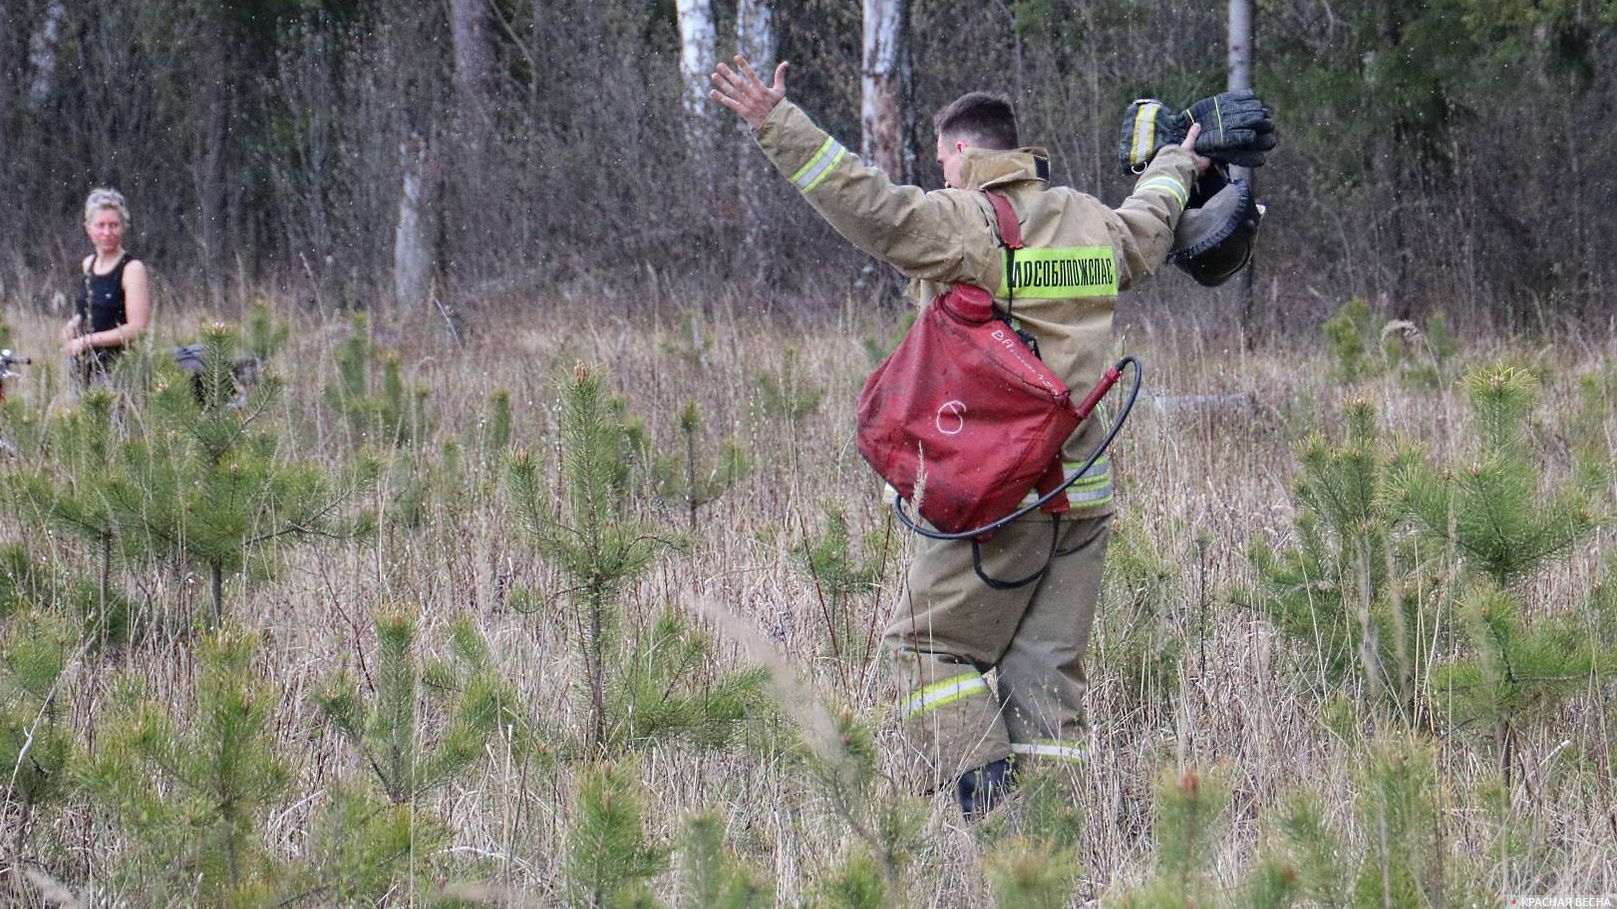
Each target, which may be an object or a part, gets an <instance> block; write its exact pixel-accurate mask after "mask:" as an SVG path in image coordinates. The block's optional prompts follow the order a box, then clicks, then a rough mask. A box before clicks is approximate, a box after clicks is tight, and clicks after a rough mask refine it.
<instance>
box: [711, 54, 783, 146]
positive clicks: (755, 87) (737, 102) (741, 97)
mask: <svg viewBox="0 0 1617 909" xmlns="http://www.w3.org/2000/svg"><path fill="white" fill-rule="evenodd" d="M735 62H736V67H735V69H731V68H730V67H729V66H727V65H726V64H723V63H720V64H719V68H718V69H716V70H714V71H713V84H714V85H715V86H717V87H716V88H714V89H713V91H712V92H710V93H709V94H710V95H711V96H712V98H713V100H715V101H717V102H719V103H720V104H722V105H724V106H725V107H728V108H729V109H731V110H733V111H735V112H736V113H737V114H739V115H740V116H741V119H743V120H745V121H747V125H748V126H750V127H752V128H753V129H757V128H758V127H760V126H763V125H764V121H765V120H767V119H768V118H769V112H770V111H772V110H774V109H775V105H777V104H779V103H780V102H781V101H783V100H785V98H786V66H787V64H786V61H784V60H782V61H781V63H780V65H779V66H777V67H775V84H774V85H765V84H764V82H763V80H762V79H760V78H758V74H757V73H755V72H753V70H752V64H751V63H748V62H747V58H746V57H744V56H742V55H740V54H736V56H735Z"/></svg>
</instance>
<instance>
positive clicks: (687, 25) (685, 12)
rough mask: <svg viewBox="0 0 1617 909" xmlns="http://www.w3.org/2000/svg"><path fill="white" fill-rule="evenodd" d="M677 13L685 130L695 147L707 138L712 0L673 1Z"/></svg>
mask: <svg viewBox="0 0 1617 909" xmlns="http://www.w3.org/2000/svg"><path fill="white" fill-rule="evenodd" d="M675 6H676V8H677V9H678V11H679V74H680V78H681V79H682V80H683V82H684V85H685V91H684V94H683V98H684V102H685V118H686V124H687V127H686V131H687V134H688V135H690V137H691V139H692V144H693V146H694V147H695V148H698V149H700V148H701V147H702V146H701V145H700V144H699V143H700V141H701V140H703V139H705V138H706V135H707V127H706V119H707V92H708V77H709V75H711V74H712V72H713V64H714V47H715V45H716V43H717V42H716V37H715V35H714V30H713V2H712V0H676V3H675Z"/></svg>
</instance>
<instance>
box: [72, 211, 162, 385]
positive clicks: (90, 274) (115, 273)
mask: <svg viewBox="0 0 1617 909" xmlns="http://www.w3.org/2000/svg"><path fill="white" fill-rule="evenodd" d="M128 227H129V206H128V204H127V203H125V202H124V197H123V195H122V194H121V193H119V192H118V191H117V190H113V189H95V190H91V191H90V196H89V198H87V199H85V200H84V232H85V233H86V234H88V235H89V237H90V243H91V244H92V245H93V246H94V247H95V252H94V253H92V254H91V255H89V256H87V257H85V259H84V264H83V272H84V286H83V288H82V289H81V290H80V291H79V295H78V313H77V314H76V315H74V316H73V318H72V319H70V320H69V321H68V323H67V325H66V326H64V327H63V329H62V341H63V342H64V347H63V351H64V352H65V353H66V354H67V356H68V359H70V360H72V361H73V363H74V365H75V366H76V367H77V371H78V375H79V378H80V380H81V381H82V382H84V383H85V384H86V385H88V384H93V383H95V382H99V381H103V380H104V379H105V378H106V374H107V370H108V369H109V368H111V366H112V364H113V361H115V360H117V359H118V355H119V354H121V353H123V351H124V349H125V348H127V347H129V346H130V345H132V344H133V343H134V342H135V340H136V339H137V338H139V337H140V335H141V333H143V332H144V331H145V330H146V327H147V325H148V324H149V323H150V322H151V317H152V298H151V292H150V289H149V287H148V284H147V276H146V265H145V264H144V263H142V262H141V261H140V260H139V259H136V258H134V257H133V256H131V255H130V254H129V252H128V251H127V250H125V249H124V231H125V230H127V229H128Z"/></svg>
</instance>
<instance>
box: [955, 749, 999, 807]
mask: <svg viewBox="0 0 1617 909" xmlns="http://www.w3.org/2000/svg"><path fill="white" fill-rule="evenodd" d="M1010 792H1011V763H1010V761H1007V760H1004V759H1001V760H998V761H991V762H989V763H987V764H984V765H982V766H981V767H977V768H975V769H973V770H967V771H966V772H965V773H962V774H960V778H959V779H957V780H955V795H957V796H958V797H959V798H960V813H961V814H963V815H965V817H966V820H968V821H975V820H977V819H978V818H980V817H982V816H983V815H985V814H987V813H988V812H989V811H990V810H991V809H993V807H994V806H995V805H998V804H999V803H1000V802H1003V801H1004V800H1005V797H1006V796H1008V795H1010Z"/></svg>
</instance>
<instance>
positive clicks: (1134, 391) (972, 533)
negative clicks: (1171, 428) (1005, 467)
mask: <svg viewBox="0 0 1617 909" xmlns="http://www.w3.org/2000/svg"><path fill="white" fill-rule="evenodd" d="M1130 366H1132V367H1133V368H1134V370H1133V371H1134V381H1133V383H1131V384H1130V385H1129V394H1128V398H1127V399H1125V400H1124V402H1123V409H1122V410H1121V411H1119V412H1118V414H1117V419H1116V420H1113V421H1112V428H1111V429H1109V430H1107V432H1106V438H1104V439H1101V440H1100V444H1099V445H1097V446H1095V450H1094V452H1092V453H1091V454H1090V455H1089V460H1087V461H1085V462H1084V466H1083V467H1081V468H1079V469H1078V472H1077V473H1075V474H1073V475H1072V477H1071V478H1070V479H1068V480H1067V482H1065V483H1062V484H1061V485H1060V486H1057V487H1056V488H1055V489H1052V490H1051V491H1049V492H1047V493H1045V494H1044V495H1042V496H1040V497H1039V498H1038V499H1037V500H1036V501H1034V502H1032V503H1031V504H1028V505H1024V506H1022V507H1021V508H1018V509H1017V510H1015V511H1013V512H1011V513H1010V514H1008V515H1006V516H1005V517H1003V518H1000V519H999V520H997V521H994V522H992V523H990V524H984V525H983V526H981V527H977V528H973V529H971V530H961V531H958V532H955V533H945V532H943V531H941V530H930V529H928V528H925V527H922V526H920V525H919V524H917V523H916V522H915V521H914V520H913V519H912V518H911V517H910V516H909V515H908V514H906V513H905V511H904V499H903V497H902V496H899V497H896V498H894V499H893V513H894V514H896V515H898V522H899V523H900V524H903V525H904V526H905V527H908V528H909V529H911V530H913V531H915V532H916V533H918V534H920V535H921V536H923V537H926V538H928V539H932V540H968V539H971V538H973V537H979V536H982V535H983V534H985V533H993V532H994V531H996V530H998V529H1000V528H1001V527H1004V526H1005V525H1006V524H1009V523H1011V522H1012V521H1014V520H1016V519H1017V518H1020V517H1022V516H1023V515H1026V514H1029V513H1031V512H1033V511H1035V510H1037V509H1040V508H1043V507H1044V506H1045V504H1046V503H1048V502H1049V501H1050V500H1051V499H1054V498H1055V497H1056V496H1058V495H1066V493H1067V488H1068V487H1070V486H1071V485H1072V484H1074V483H1076V482H1078V480H1079V479H1080V478H1082V477H1083V476H1084V474H1086V473H1088V472H1089V468H1091V467H1093V466H1095V462H1096V461H1099V460H1100V458H1101V455H1104V454H1106V450H1107V449H1109V448H1111V447H1112V441H1113V440H1115V439H1116V438H1117V434H1118V432H1120V431H1121V430H1122V429H1123V423H1124V421H1126V420H1127V419H1128V418H1129V411H1132V410H1133V409H1134V402H1135V400H1137V399H1138V398H1139V397H1140V379H1141V378H1142V376H1143V372H1142V370H1141V366H1140V361H1139V360H1138V359H1136V358H1134V357H1133V356H1127V357H1124V358H1123V359H1121V360H1118V361H1117V371H1118V372H1122V371H1123V370H1124V369H1125V368H1127V367H1130Z"/></svg>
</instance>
